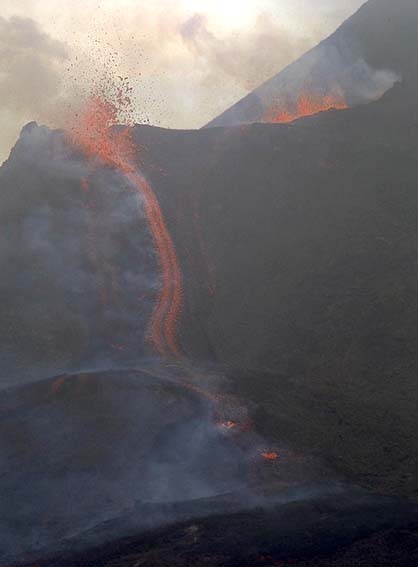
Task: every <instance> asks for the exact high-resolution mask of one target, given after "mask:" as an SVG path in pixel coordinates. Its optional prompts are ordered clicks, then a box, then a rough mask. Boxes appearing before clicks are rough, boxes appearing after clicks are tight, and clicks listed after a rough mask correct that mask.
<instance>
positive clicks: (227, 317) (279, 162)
mask: <svg viewBox="0 0 418 567" xmlns="http://www.w3.org/2000/svg"><path fill="white" fill-rule="evenodd" d="M416 100H417V90H416V86H415V83H414V81H413V80H412V79H411V80H408V79H405V80H404V81H403V83H402V84H400V85H396V86H395V87H394V89H392V90H391V91H390V92H389V93H387V94H386V95H385V96H384V97H383V98H382V99H381V100H379V101H378V102H375V103H372V104H370V105H365V106H360V107H358V108H355V109H350V110H345V111H341V112H329V113H325V114H321V115H318V116H315V117H312V118H309V119H305V120H301V121H298V122H297V123H294V124H292V125H287V126H282V125H252V126H248V127H245V128H231V129H222V128H221V129H207V130H201V131H195V132H181V131H165V130H160V129H155V128H150V127H142V126H139V127H137V128H136V129H135V131H134V136H135V139H136V141H137V142H138V147H140V148H146V150H143V151H142V154H141V155H140V156H139V157H138V159H140V160H141V167H142V170H143V172H144V174H145V175H146V176H147V178H148V179H149V181H150V182H151V183H152V185H153V187H154V189H155V191H156V193H157V195H158V198H159V200H160V203H161V206H162V209H163V212H164V215H165V218H166V221H167V225H168V227H169V230H170V232H171V234H172V236H173V239H174V242H175V245H176V249H177V254H178V256H179V260H180V265H181V269H182V272H183V280H184V310H183V315H182V319H181V321H180V325H179V333H180V337H181V342H182V347H183V351H184V353H185V356H186V357H189V358H191V359H192V360H198V361H199V362H210V363H213V362H216V363H218V364H222V365H226V366H227V367H229V368H230V369H231V371H230V374H231V376H232V377H233V378H234V384H235V387H236V389H237V390H238V392H239V394H240V395H241V396H242V397H243V398H244V401H246V400H247V401H251V402H255V403H256V404H258V407H259V411H258V413H256V415H254V418H255V420H256V424H257V426H258V427H259V428H261V429H262V431H263V433H264V435H265V436H267V437H269V436H270V437H271V436H273V437H275V438H276V439H279V440H280V441H287V442H290V443H291V444H293V445H295V446H301V447H303V448H304V449H305V450H309V451H314V452H316V453H319V454H320V455H321V456H322V457H325V458H326V459H327V460H328V462H329V463H330V464H331V466H332V467H334V468H336V469H338V471H339V472H340V473H341V472H342V473H344V474H345V475H347V477H348V478H350V479H352V480H356V481H358V482H362V483H364V484H365V485H367V486H372V487H374V488H383V489H385V490H392V491H393V490H394V491H396V492H402V493H408V494H411V493H415V492H416V491H417V489H418V485H417V481H416V476H415V471H416V467H417V465H418V462H417V457H416V455H417V454H418V453H417V442H416V435H415V429H416V420H417V417H418V416H417V408H418V403H417V402H418V388H417V383H416V372H417V347H416V345H417V344H418V331H417V329H418V325H417V321H418V301H417V296H416V289H417V286H418V264H417V262H416V259H417V257H418V244H417V243H418V224H417V220H416V219H417V216H418V196H417V195H418V194H417V191H416V187H417V186H418V168H417V156H418V136H417V124H418V109H417V105H416ZM30 156H32V158H33V159H32V158H31V157H30ZM74 164H76V165H77V164H78V165H77V167H80V168H81V171H79V170H78V169H77V167H76V168H75V169H74V168H73V166H74ZM83 164H84V165H83ZM66 165H68V166H69V168H70V169H67V168H66ZM84 167H85V162H84V161H83V160H82V158H81V156H77V155H76V154H75V153H74V151H73V150H72V149H70V148H68V147H67V146H66V145H65V143H64V142H63V137H62V134H61V133H59V132H58V133H50V132H48V131H47V130H43V129H39V128H37V127H35V126H32V127H31V128H29V129H27V130H25V131H24V133H23V135H22V139H21V140H20V142H19V144H18V145H17V146H16V148H15V150H14V152H13V154H12V157H11V159H10V160H9V161H8V162H7V163H6V164H5V165H4V166H3V167H2V169H1V170H0V186H1V193H0V209H1V218H2V222H3V229H4V233H5V234H10V235H12V236H13V237H9V238H8V239H5V240H4V241H3V245H2V254H3V256H2V260H1V261H2V264H3V265H4V266H6V265H7V266H8V268H9V271H8V273H7V277H4V278H3V279H2V282H1V285H2V294H3V295H2V297H3V298H4V300H3V301H2V303H1V309H2V315H1V325H0V332H1V336H2V344H3V347H4V350H3V352H2V377H1V378H2V383H3V385H4V384H7V383H10V382H11V381H14V382H17V381H18V380H20V379H21V378H22V377H23V378H24V379H25V380H26V379H27V377H28V375H29V374H31V373H32V375H35V376H36V377H37V378H38V377H39V376H41V375H44V373H45V372H46V370H45V369H49V368H51V367H53V368H54V369H57V370H59V371H65V370H67V369H68V368H69V367H71V365H72V364H73V365H77V364H79V365H86V364H88V361H89V360H90V361H93V362H94V361H97V360H98V359H100V358H101V361H102V363H103V364H105V363H109V364H110V361H111V360H113V363H115V362H116V361H117V363H118V364H131V363H132V360H135V359H136V360H138V358H140V357H141V356H144V353H145V352H146V350H145V349H144V346H143V335H144V328H145V325H146V321H147V316H149V314H150V312H151V304H152V301H151V300H152V299H154V297H155V293H154V292H153V290H155V287H156V283H155V282H156V279H155V278H156V271H155V262H154V258H153V253H152V246H151V245H150V240H149V235H148V232H147V230H146V228H145V223H143V222H141V221H140V218H139V217H138V214H137V213H138V210H137V208H136V209H135V212H134V214H133V211H134V209H133V208H132V207H129V206H127V207H122V209H121V210H119V209H118V205H117V203H118V202H119V200H120V199H122V201H123V199H124V198H125V197H124V195H125V196H126V198H128V199H129V195H130V192H129V191H127V190H128V189H129V188H128V187H127V186H126V182H123V180H121V179H120V178H119V176H118V175H117V174H116V173H115V172H112V170H111V169H110V168H104V169H103V168H102V169H100V168H99V169H98V170H97V172H96V174H95V177H94V179H95V180H96V181H95V182H94V187H95V189H94V190H95V195H97V198H100V195H102V191H103V195H105V196H106V199H108V201H107V203H108V205H107V207H104V206H103V204H102V203H101V202H100V203H99V204H98V208H99V211H100V215H99V219H100V220H102V219H103V222H102V224H101V227H102V228H101V232H100V237H99V238H98V237H97V236H96V237H95V242H96V246H95V247H93V251H94V250H95V249H97V250H98V251H99V252H100V254H102V258H103V257H104V258H105V260H106V262H103V261H100V262H99V261H98V262H95V261H94V255H93V260H92V257H89V255H87V260H88V262H90V263H88V264H87V265H88V266H92V267H90V268H89V269H90V272H89V271H88V270H84V271H82V272H81V273H82V274H84V272H85V271H87V273H90V274H91V280H90V279H89V278H84V279H77V278H79V277H80V276H77V274H78V272H77V270H75V267H76V266H77V265H78V264H77V263H76V262H75V260H73V258H76V259H80V258H84V255H83V254H84V253H85V252H83V251H84V250H85V249H84V247H83V245H82V243H84V242H85V239H86V231H87V234H88V231H89V230H92V231H93V234H95V228H94V227H95V225H94V223H93V228H90V229H89V227H91V226H92V225H91V218H90V217H87V218H85V217H84V216H83V215H84V212H83V208H82V207H81V205H80V203H82V202H83V198H84V189H83V188H82V184H81V182H82V179H83V176H84V169H83V168H84ZM68 171H71V173H68ZM109 187H110V188H109ZM125 191H127V193H125ZM46 206H48V207H49V208H48V223H49V224H48V226H49V231H48V232H47V233H43V238H42V239H41V242H42V245H43V248H42V250H41V251H39V250H34V249H33V248H32V247H31V246H29V244H31V243H32V242H33V236H31V235H32V234H35V235H36V234H37V233H36V231H35V232H34V233H32V232H31V230H29V229H28V230H29V231H28V232H26V233H25V231H24V227H25V226H29V227H30V226H32V227H33V222H32V221H31V219H32V218H33V215H34V212H35V211H36V210H37V209H39V208H41V209H42V207H46ZM115 207H116V209H115ZM135 207H136V204H135ZM73 211H74V213H73ZM109 211H112V213H114V214H112V215H110V212H109ZM115 211H117V214H116V213H115ZM79 215H82V217H81V218H82V219H83V222H81V221H80V220H79ZM108 215H110V216H108ZM84 221H86V222H84ZM28 222H29V225H27V223H28ZM31 222H32V224H31ZM25 234H27V236H26V239H25V238H24V235H25ZM35 243H36V240H35ZM141 258H144V260H143V261H140V260H139V259H141ZM57 259H59V260H61V263H58V264H57V263H56V261H57ZM17 260H19V262H18V263H17ZM46 260H47V267H45V262H46ZM91 262H93V263H91ZM122 268H123V270H124V271H122ZM114 271H116V273H117V274H120V275H119V277H118V279H117V282H116V285H115V288H114V289H115V293H116V297H117V298H118V300H117V301H115V300H113V299H112V300H107V301H106V302H104V303H102V301H103V299H102V298H101V294H100V288H101V285H103V286H105V289H107V287H106V286H110V290H112V289H113V287H112V286H111V282H112V277H111V274H112V273H113V272H114ZM63 273H64V274H65V275H66V277H65V278H63ZM73 273H75V276H74V277H75V281H76V282H77V286H76V287H75V289H73V288H70V289H69V288H68V282H71V281H73V280H72V279H71V278H72V277H73ZM125 274H131V275H130V276H129V277H128V276H127V275H125ZM144 274H145V276H146V277H148V278H149V277H150V274H151V276H152V278H151V279H152V282H153V283H152V284H151V288H150V289H151V291H150V293H149V295H148V296H145V303H144V305H145V308H143V307H141V305H143V304H141V301H143V302H144V293H145V292H146V290H147V289H148V287H146V289H145V291H144V289H142V291H141V290H140V289H137V288H138V287H139V288H140V287H141V285H142V284H141V282H143V281H144ZM146 281H147V280H146ZM32 282H34V284H32ZM109 282H110V283H109ZM147 285H149V284H147ZM138 293H139V294H140V295H139V298H138ZM138 299H139V302H140V304H139V307H138V303H137V301H138ZM63 306H64V307H65V309H63ZM95 306H96V307H95ZM107 309H108V310H109V311H110V313H111V315H112V320H111V322H110V323H109V324H107V325H106V326H105V327H103V325H104V323H103V321H105V320H106V319H105V318H104V317H103V313H106V312H107ZM143 309H145V310H143ZM126 322H128V323H129V324H126ZM70 323H71V324H70ZM74 329H75V330H74ZM80 330H83V332H80ZM116 330H117V335H118V336H117V343H116V344H115V341H114V339H113V336H112V333H115V332H116ZM46 331H47V332H46ZM104 332H105V335H104V338H103V339H102V340H101V341H98V342H96V341H97V337H98V336H99V337H100V336H103V335H100V333H104ZM108 333H110V335H109V334H108ZM74 341H75V343H74ZM109 344H111V345H113V347H115V348H113V347H112V346H109ZM124 345H125V346H124ZM126 345H127V347H126ZM62 353H64V354H62ZM109 353H111V354H109ZM115 357H116V358H115ZM22 368H23V370H24V372H23V370H22ZM24 375H26V376H24Z"/></svg>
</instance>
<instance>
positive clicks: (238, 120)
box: [208, 0, 418, 127]
mask: <svg viewBox="0 0 418 567" xmlns="http://www.w3.org/2000/svg"><path fill="white" fill-rule="evenodd" d="M417 18H418V4H417V2H416V1H415V0H398V1H397V2H393V1H392V0H369V1H368V2H366V3H365V4H364V5H363V6H362V7H361V8H360V9H359V10H358V12H357V13H356V14H354V15H353V16H352V17H351V18H349V19H348V20H347V21H345V22H344V23H343V25H342V26H341V27H340V28H339V29H338V30H337V31H336V32H335V33H333V34H332V35H331V36H330V37H329V38H327V39H326V40H324V41H322V42H321V43H320V44H319V45H318V46H317V47H315V48H314V49H312V50H311V51H309V52H308V53H306V54H305V55H303V56H302V57H301V58H300V59H298V60H297V61H296V62H295V63H292V64H291V65H289V66H288V67H287V68H286V69H284V70H283V71H281V72H280V73H278V74H277V75H276V76H274V77H272V78H271V79H270V80H268V81H266V82H265V83H264V84H263V85H261V86H260V87H259V88H257V89H256V90H255V91H253V92H252V93H250V94H249V95H248V96H246V97H245V98H243V99H242V100H241V101H239V102H237V103H236V104H235V105H234V106H232V107H231V108H230V109H228V110H226V111H225V112H224V113H222V114H221V115H220V116H218V117H217V118H215V119H214V120H213V121H212V122H210V123H209V124H208V126H212V127H213V126H234V125H237V124H247V123H253V122H271V121H275V119H277V116H280V115H282V116H283V114H286V113H289V114H296V115H297V114H304V113H306V114H308V113H310V112H312V113H313V111H314V110H315V108H317V109H320V108H323V109H327V108H331V107H335V108H340V107H341V106H343V105H348V106H355V105H358V104H364V103H367V102H369V101H371V100H374V99H376V98H379V97H380V96H381V95H382V94H383V93H384V92H385V91H386V90H387V89H388V88H390V87H391V86H392V85H393V83H394V82H395V81H397V80H400V79H402V78H403V79H406V78H409V77H411V75H416V65H414V64H413V61H414V60H416V58H417V56H418V47H417V42H416V22H417ZM298 101H299V103H300V106H302V107H305V108H304V111H303V112H301V110H300V111H299V113H298V112H295V110H297V107H298Z"/></svg>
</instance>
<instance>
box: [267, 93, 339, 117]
mask: <svg viewBox="0 0 418 567" xmlns="http://www.w3.org/2000/svg"><path fill="white" fill-rule="evenodd" d="M345 108H348V106H347V103H346V101H345V99H344V97H343V96H342V95H325V96H319V95H312V94H301V95H299V97H298V99H297V101H296V106H295V107H293V108H280V107H276V108H273V109H271V110H269V111H268V113H267V114H266V116H265V117H264V122H275V123H281V124H285V123H288V122H293V120H296V119H297V118H302V117H303V116H312V115H314V114H318V113H319V112H325V111H326V110H344V109H345Z"/></svg>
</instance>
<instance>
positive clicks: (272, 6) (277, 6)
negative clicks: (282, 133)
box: [0, 0, 364, 162]
mask: <svg viewBox="0 0 418 567" xmlns="http://www.w3.org/2000/svg"><path fill="white" fill-rule="evenodd" d="M363 1H364V0H96V1H95V0H0V4H1V5H0V103H1V106H0V119H1V124H2V129H1V135H0V162H1V161H3V159H4V158H5V157H7V154H8V152H9V150H10V147H11V145H12V144H13V143H14V142H15V140H16V138H17V136H18V133H19V130H20V128H21V127H22V126H23V125H24V124H25V123H26V122H28V121H30V120H37V121H39V122H42V123H45V124H48V125H50V126H57V127H59V126H63V125H65V121H66V120H67V119H68V117H69V116H71V113H73V112H74V111H75V110H76V108H77V105H79V104H80V103H82V100H83V98H84V97H85V96H86V95H87V94H88V93H89V91H90V90H91V88H92V85H93V84H94V83H95V82H97V81H98V80H99V79H100V78H101V77H102V76H103V73H104V72H107V73H108V74H110V75H112V76H113V77H115V78H116V77H117V76H118V75H121V76H128V77H129V80H130V83H131V85H132V86H133V87H134V102H135V108H136V111H137V119H138V120H141V119H143V118H144V117H147V118H149V120H150V122H151V123H153V124H158V125H161V126H167V127H173V128H196V127H200V126H202V125H203V124H205V123H206V122H208V121H209V120H210V119H211V118H213V117H214V116H216V115H217V114H219V113H220V112H222V111H223V110H224V109H225V108H227V107H228V106H230V105H231V104H232V103H234V102H235V101H236V100H237V99H238V98H241V97H242V96H244V95H245V94H246V93H247V92H249V91H250V90H252V89H253V88H255V87H256V86H258V85H259V84H260V83H261V82H263V81H264V80H266V79H268V78H269V77H271V76H272V75H274V74H275V73H277V72H278V71H280V69H282V68H283V67H284V66H285V65H286V64H288V63H290V62H291V61H292V60H294V59H295V58H296V57H298V56H299V55H301V54H302V53H303V52H304V51H306V50H307V49H308V48H310V47H312V46H313V45H314V44H316V43H317V42H318V41H319V40H321V39H322V38H324V37H325V36H327V35H328V34H329V33H331V32H332V31H334V29H335V28H336V27H337V26H338V25H339V24H340V23H341V22H342V21H343V20H344V19H345V18H347V17H348V16H349V15H350V14H351V13H353V12H354V11H355V10H356V9H357V8H358V7H359V6H361V4H362V3H363Z"/></svg>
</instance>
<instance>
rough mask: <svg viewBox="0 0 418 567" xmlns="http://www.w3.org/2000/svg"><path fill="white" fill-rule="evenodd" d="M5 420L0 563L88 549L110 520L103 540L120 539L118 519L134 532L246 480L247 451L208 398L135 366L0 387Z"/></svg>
mask: <svg viewBox="0 0 418 567" xmlns="http://www.w3.org/2000/svg"><path fill="white" fill-rule="evenodd" d="M0 424H1V436H0V466H1V478H0V489H1V494H2V512H1V516H0V560H1V561H2V563H6V562H7V563H8V564H9V562H11V561H12V560H16V559H20V560H21V559H22V558H28V557H39V556H40V555H48V554H50V553H51V552H53V551H56V550H57V549H59V548H60V547H65V545H66V544H67V549H68V548H70V549H72V550H74V548H75V544H74V543H73V544H71V543H68V539H69V538H73V539H74V540H77V543H78V545H79V546H80V547H83V545H84V546H85V545H87V544H88V542H89V539H88V534H86V532H88V531H89V530H92V529H93V528H95V526H96V525H101V524H103V525H106V523H107V522H108V523H110V527H108V529H107V531H106V535H107V537H108V538H109V539H112V538H113V539H114V538H117V537H123V536H124V535H125V531H126V530H127V527H126V525H124V524H123V522H121V521H118V520H119V518H120V517H121V516H122V517H123V516H125V515H129V514H131V515H132V516H134V519H135V528H136V531H137V532H139V531H142V530H145V529H150V528H153V527H156V526H159V525H161V524H166V523H169V522H170V521H175V520H176V519H178V518H179V517H184V516H185V513H184V511H183V508H186V510H187V502H191V501H199V499H208V500H209V499H210V498H211V497H215V496H218V495H220V494H224V493H229V492H232V491H239V490H241V489H243V488H244V486H245V485H246V467H247V462H246V461H245V458H244V451H243V450H240V449H239V448H238V447H237V446H236V445H235V444H234V443H233V441H232V439H231V438H228V437H227V436H225V435H223V434H222V431H221V430H220V428H218V427H216V426H215V425H214V423H213V416H212V410H211V408H210V407H209V405H208V403H207V400H205V399H203V398H200V397H199V396H198V395H197V394H196V393H195V392H193V391H192V390H190V389H188V388H186V387H184V386H182V385H179V384H176V383H174V382H172V381H170V380H163V379H159V378H158V377H157V376H156V375H149V374H148V373H144V372H141V371H108V372H96V373H80V374H77V375H64V376H60V377H57V378H55V379H49V380H42V381H40V382H37V383H34V384H30V385H25V386H20V387H17V388H11V389H9V390H7V391H2V392H1V393H0ZM245 496H246V497H247V499H248V497H249V496H248V493H247V492H245ZM245 496H244V495H243V497H242V502H241V505H242V504H243V502H246V498H245ZM225 507H226V508H228V506H226V505H225ZM221 509H222V507H221ZM134 512H135V513H134ZM194 512H195V513H197V514H198V513H199V507H198V506H195V508H194ZM186 515H187V514H186ZM109 521H110V522H109ZM123 528H124V529H125V531H124V529H123ZM97 540H98V538H97V537H96V542H97ZM98 541H100V543H102V542H103V541H104V538H103V537H101V538H100V539H99V540H98ZM90 545H91V544H90Z"/></svg>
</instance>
